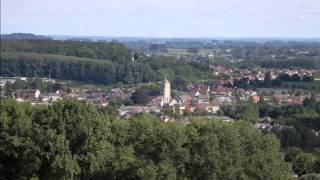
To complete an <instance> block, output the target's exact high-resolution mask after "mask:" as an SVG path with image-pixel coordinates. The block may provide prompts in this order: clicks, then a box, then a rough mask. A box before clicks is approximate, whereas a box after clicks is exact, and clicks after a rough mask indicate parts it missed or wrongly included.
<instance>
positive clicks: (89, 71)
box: [1, 52, 210, 84]
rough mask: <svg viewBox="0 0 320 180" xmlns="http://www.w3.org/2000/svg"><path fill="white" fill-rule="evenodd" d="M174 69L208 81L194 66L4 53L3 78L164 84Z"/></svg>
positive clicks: (161, 61) (202, 69)
mask: <svg viewBox="0 0 320 180" xmlns="http://www.w3.org/2000/svg"><path fill="white" fill-rule="evenodd" d="M168 68H170V69H171V71H172V72H173V73H174V74H172V76H173V77H172V78H174V77H175V76H182V77H184V79H185V80H188V81H192V80H196V79H201V78H207V77H208V76H209V75H210V70H209V68H208V67H205V66H203V65H194V63H187V62H180V61H177V60H174V59H173V60H171V59H170V60H169V59H165V58H164V59H162V58H150V59H148V60H146V62H143V61H141V62H139V61H137V62H128V63H125V64H120V63H115V62H111V61H107V60H105V61H102V60H97V59H90V58H79V57H69V56H62V55H51V54H38V53H25V52H2V53H1V76H26V77H34V76H39V77H48V76H49V74H50V76H51V78H55V79H67V80H75V81H86V82H90V83H98V84H113V83H119V82H121V83H126V84H132V83H141V82H150V81H159V80H163V78H164V74H165V72H166V71H167V70H168Z"/></svg>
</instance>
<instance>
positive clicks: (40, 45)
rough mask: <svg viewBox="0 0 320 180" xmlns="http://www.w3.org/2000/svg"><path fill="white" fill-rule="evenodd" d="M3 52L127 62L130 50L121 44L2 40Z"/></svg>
mask: <svg viewBox="0 0 320 180" xmlns="http://www.w3.org/2000/svg"><path fill="white" fill-rule="evenodd" d="M1 51H3V52H5V51H9V52H32V53H41V54H57V55H64V56H76V57H84V58H93V59H108V60H111V61H114V62H127V61H128V60H129V59H130V57H131V52H130V50H129V49H128V48H127V47H126V46H124V45H123V44H121V43H114V42H110V43H106V42H85V41H56V40H5V39H2V40H1Z"/></svg>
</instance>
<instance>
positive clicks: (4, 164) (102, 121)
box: [0, 99, 292, 180]
mask: <svg viewBox="0 0 320 180" xmlns="http://www.w3.org/2000/svg"><path fill="white" fill-rule="evenodd" d="M0 113H1V114H0V117H1V118H0V119H1V120H0V176H1V177H0V179H30V178H39V179H245V180H247V179H261V180H266V179H282V180H283V179H290V177H291V174H292V171H291V167H290V165H289V164H287V163H286V162H285V161H284V159H283V155H282V154H281V153H280V152H279V149H280V144H279V141H278V140H277V139H276V138H275V136H273V135H270V134H266V135H265V134H263V133H261V132H260V131H259V130H255V129H252V128H251V127H250V125H249V124H247V123H244V122H235V123H232V124H230V123H224V122H209V121H199V122H196V123H192V124H190V125H182V124H177V123H165V122H162V121H160V120H159V119H157V118H155V117H153V116H151V115H145V114H142V115H138V116H137V117H135V118H133V119H131V120H129V121H124V120H118V119H114V118H110V117H109V116H108V115H106V114H105V113H102V112H99V111H97V110H96V109H95V108H93V107H91V106H90V105H88V104H86V103H85V102H81V101H77V100H73V99H69V100H63V101H58V102H56V103H54V104H53V105H51V106H49V107H41V106H32V105H30V104H24V103H20V104H19V103H17V102H16V101H14V100H2V102H1V106H0Z"/></svg>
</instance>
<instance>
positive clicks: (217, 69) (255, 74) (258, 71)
mask: <svg viewBox="0 0 320 180" xmlns="http://www.w3.org/2000/svg"><path fill="white" fill-rule="evenodd" d="M210 68H211V69H212V72H213V75H215V76H221V75H222V76H223V75H227V76H229V77H230V79H240V78H243V77H245V78H248V79H249V80H259V81H263V80H264V79H265V74H266V73H267V72H270V78H271V79H272V80H274V79H276V78H277V77H278V76H279V75H280V74H287V75H289V76H292V75H294V74H297V75H299V76H300V77H303V76H313V75H314V74H315V73H316V72H317V70H315V69H275V68H273V69H270V68H268V69H265V68H252V69H242V68H228V67H222V66H210Z"/></svg>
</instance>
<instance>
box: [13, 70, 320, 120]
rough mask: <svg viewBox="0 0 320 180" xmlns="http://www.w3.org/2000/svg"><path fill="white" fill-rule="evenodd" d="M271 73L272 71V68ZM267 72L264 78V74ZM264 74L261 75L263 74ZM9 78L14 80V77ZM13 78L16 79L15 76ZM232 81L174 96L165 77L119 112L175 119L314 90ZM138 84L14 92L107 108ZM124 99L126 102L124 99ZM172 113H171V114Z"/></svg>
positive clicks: (36, 99)
mask: <svg viewBox="0 0 320 180" xmlns="http://www.w3.org/2000/svg"><path fill="white" fill-rule="evenodd" d="M212 68H213V70H214V73H216V75H221V73H225V74H229V75H231V76H236V77H237V78H239V77H250V76H253V74H254V78H260V79H262V78H264V72H265V70H263V69H259V70H255V69H254V70H249V69H232V68H225V67H221V66H214V67H212ZM269 72H270V70H269ZM283 72H284V70H283V71H282V70H274V71H272V70H271V75H272V76H271V78H276V77H277V75H278V74H280V73H283ZM285 72H286V73H288V74H297V73H299V74H306V75H310V74H312V73H314V71H313V70H286V71H285ZM262 74H263V77H262ZM260 75H261V77H260ZM7 81H10V79H9V80H8V79H7ZM12 81H13V79H12ZM228 82H229V81H228V80H215V81H214V82H210V83H204V82H202V83H194V84H191V85H189V86H188V92H175V93H174V96H172V92H171V83H170V82H169V81H168V80H167V79H165V81H164V82H163V83H162V84H163V91H162V93H161V95H159V96H155V97H153V99H152V100H151V101H150V102H149V103H148V104H147V105H146V106H141V105H139V106H135V105H133V106H125V105H123V104H122V105H120V106H119V108H118V111H119V115H120V116H121V117H122V118H125V119H126V118H130V117H131V116H132V115H134V114H137V113H142V112H146V113H154V114H156V115H157V116H159V117H161V118H162V119H164V120H166V121H167V120H172V119H174V118H173V117H172V116H173V115H172V114H174V115H180V117H181V115H187V114H201V113H202V114H206V115H214V114H217V113H218V112H219V110H220V108H221V107H222V106H224V105H233V104H239V103H246V102H250V103H259V102H262V101H263V102H265V103H270V104H278V105H283V104H303V102H304V100H305V99H306V98H310V97H311V92H310V91H305V90H292V89H273V88H257V89H241V88H230V87H228V86H226V84H228ZM136 89H137V87H132V88H113V89H110V90H101V89H72V92H66V91H64V90H57V91H56V92H50V93H41V92H40V91H39V90H37V89H19V90H17V91H15V92H13V93H12V95H13V97H15V98H16V100H17V101H19V102H24V101H28V102H31V103H33V104H44V105H48V104H49V103H50V102H52V101H57V100H59V99H64V98H77V99H79V100H85V101H87V102H88V103H90V104H93V105H95V106H96V107H99V108H100V107H106V106H108V105H109V104H110V102H111V99H120V100H126V99H128V98H130V97H131V95H132V93H134V92H135V91H136ZM315 98H316V100H317V101H320V93H318V94H315ZM122 102H123V101H122ZM168 112H170V113H168Z"/></svg>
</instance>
